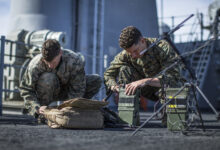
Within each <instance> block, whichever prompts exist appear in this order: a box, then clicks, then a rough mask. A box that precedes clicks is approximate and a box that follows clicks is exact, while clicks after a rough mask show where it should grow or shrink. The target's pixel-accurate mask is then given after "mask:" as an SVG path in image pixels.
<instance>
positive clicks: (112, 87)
mask: <svg viewBox="0 0 220 150" xmlns="http://www.w3.org/2000/svg"><path fill="white" fill-rule="evenodd" d="M111 90H112V91H113V92H119V85H115V86H111Z"/></svg>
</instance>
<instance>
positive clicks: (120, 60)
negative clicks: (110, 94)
mask: <svg viewBox="0 0 220 150" xmlns="http://www.w3.org/2000/svg"><path fill="white" fill-rule="evenodd" d="M125 53H126V52H125V51H122V52H121V53H119V54H118V55H117V56H115V58H114V60H113V61H112V62H111V64H110V66H109V68H108V69H106V71H105V72H104V83H105V86H106V89H107V91H109V90H112V91H117V90H118V84H117V77H118V74H119V71H120V67H121V66H123V65H128V63H127V57H126V54H125Z"/></svg>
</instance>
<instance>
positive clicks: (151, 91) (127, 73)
mask: <svg viewBox="0 0 220 150" xmlns="http://www.w3.org/2000/svg"><path fill="white" fill-rule="evenodd" d="M144 78H145V77H143V76H141V75H140V73H138V72H137V70H136V69H135V68H133V67H131V66H122V67H121V68H120V72H119V77H118V80H119V84H128V83H131V82H134V81H137V80H141V79H144ZM159 89H160V88H158V87H152V86H149V85H146V86H144V87H142V88H141V96H143V97H145V98H147V99H150V100H153V101H157V100H158V99H159V97H158V96H157V95H158V94H157V93H158V91H159Z"/></svg>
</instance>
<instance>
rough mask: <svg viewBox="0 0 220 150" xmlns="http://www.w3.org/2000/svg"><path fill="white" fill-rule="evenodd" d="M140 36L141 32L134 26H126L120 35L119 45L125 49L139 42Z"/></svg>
mask: <svg viewBox="0 0 220 150" xmlns="http://www.w3.org/2000/svg"><path fill="white" fill-rule="evenodd" d="M140 37H142V34H141V32H140V31H139V30H138V29H137V28H136V27H134V26H128V27H125V28H124V29H123V30H122V31H121V34H120V37H119V46H120V47H121V48H123V49H127V48H130V47H131V46H132V45H133V44H137V43H138V41H139V39H140Z"/></svg>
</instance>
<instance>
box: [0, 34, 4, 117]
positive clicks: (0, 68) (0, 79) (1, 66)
mask: <svg viewBox="0 0 220 150" xmlns="http://www.w3.org/2000/svg"><path fill="white" fill-rule="evenodd" d="M4 54H5V36H1V56H0V57H1V58H0V116H2V84H3V70H4Z"/></svg>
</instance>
